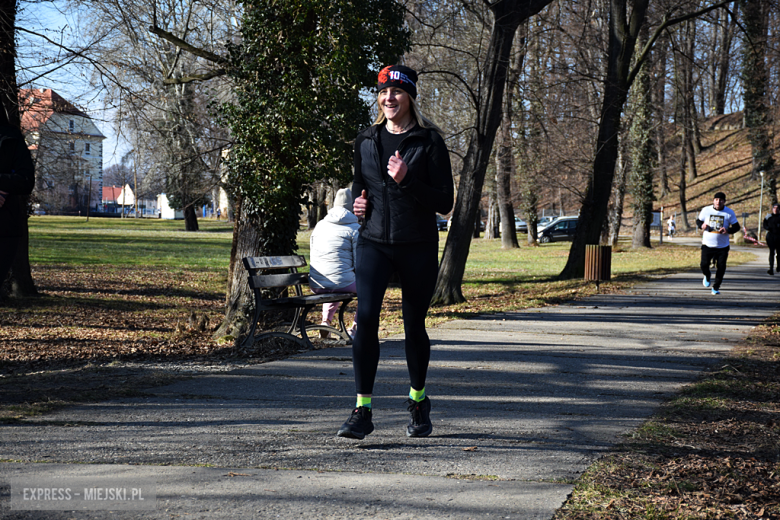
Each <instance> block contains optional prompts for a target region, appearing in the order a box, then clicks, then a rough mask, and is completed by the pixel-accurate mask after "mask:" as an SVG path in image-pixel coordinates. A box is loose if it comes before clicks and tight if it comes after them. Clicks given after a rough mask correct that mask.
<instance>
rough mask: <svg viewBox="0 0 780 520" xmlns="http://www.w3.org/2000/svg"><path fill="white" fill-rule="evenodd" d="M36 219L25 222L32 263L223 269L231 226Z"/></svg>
mask: <svg viewBox="0 0 780 520" xmlns="http://www.w3.org/2000/svg"><path fill="white" fill-rule="evenodd" d="M199 226H200V231H197V232H187V231H184V221H182V220H161V219H131V218H127V219H119V218H94V217H93V218H90V219H89V221H87V219H86V218H85V217H57V216H35V217H32V218H31V219H30V220H29V227H30V262H31V263H33V264H61V263H64V264H70V265H90V264H92V265H95V264H100V265H110V266H116V267H122V266H156V267H173V268H175V267H192V268H207V269H219V270H225V269H227V267H228V262H229V261H230V244H231V240H232V236H233V227H232V225H230V224H228V223H227V222H224V221H222V222H217V221H215V220H207V219H206V220H200V221H199Z"/></svg>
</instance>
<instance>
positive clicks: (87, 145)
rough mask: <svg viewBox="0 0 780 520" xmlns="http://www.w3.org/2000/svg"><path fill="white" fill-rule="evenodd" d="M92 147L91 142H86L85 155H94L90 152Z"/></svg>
mask: <svg viewBox="0 0 780 520" xmlns="http://www.w3.org/2000/svg"><path fill="white" fill-rule="evenodd" d="M90 148H91V147H90V144H89V143H84V155H92V154H91V153H90V152H91V150H90Z"/></svg>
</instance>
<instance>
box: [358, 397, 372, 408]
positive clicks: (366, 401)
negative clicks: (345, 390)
mask: <svg viewBox="0 0 780 520" xmlns="http://www.w3.org/2000/svg"><path fill="white" fill-rule="evenodd" d="M361 406H365V407H366V408H371V398H370V397H360V396H358V398H357V405H356V408H360V407H361Z"/></svg>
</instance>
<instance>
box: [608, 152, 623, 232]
mask: <svg viewBox="0 0 780 520" xmlns="http://www.w3.org/2000/svg"><path fill="white" fill-rule="evenodd" d="M621 148H622V146H621ZM623 156H624V154H623V153H622V150H619V152H618V163H617V167H616V169H615V179H614V180H613V182H612V208H611V209H610V212H609V222H608V227H609V230H608V235H607V240H606V241H607V245H611V246H613V247H614V246H616V245H617V244H618V239H619V238H620V227H621V225H622V224H623V207H624V203H625V199H626V169H627V168H626V164H625V161H624V159H623Z"/></svg>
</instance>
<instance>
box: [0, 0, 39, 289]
mask: <svg viewBox="0 0 780 520" xmlns="http://www.w3.org/2000/svg"><path fill="white" fill-rule="evenodd" d="M16 9H17V0H0V110H3V111H4V112H5V113H6V114H7V116H8V122H9V124H10V125H11V126H14V127H16V128H20V127H21V119H20V116H19V88H18V86H17V83H16V63H15V59H16V39H15V36H16V33H15V31H16ZM26 209H27V205H26V204H21V205H20V209H19V211H20V212H25V214H24V215H23V218H20V219H18V221H19V222H21V226H22V229H20V232H21V233H20V234H21V236H22V240H21V241H20V242H19V247H18V249H17V250H16V256H15V257H14V263H13V265H12V266H11V273H10V274H9V280H10V284H11V295H12V296H17V297H20V296H36V295H37V294H38V291H37V290H36V288H35V283H34V282H33V278H32V272H31V270H30V257H29V255H28V247H29V246H28V243H29V240H28V228H27V218H26V217H27V215H26ZM0 247H2V246H0ZM3 282H4V280H0V286H1V285H2V284H3Z"/></svg>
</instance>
